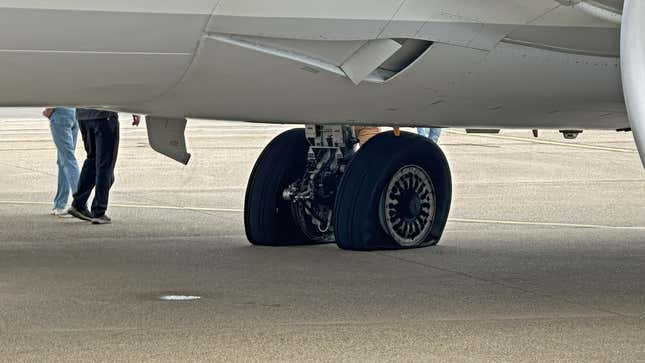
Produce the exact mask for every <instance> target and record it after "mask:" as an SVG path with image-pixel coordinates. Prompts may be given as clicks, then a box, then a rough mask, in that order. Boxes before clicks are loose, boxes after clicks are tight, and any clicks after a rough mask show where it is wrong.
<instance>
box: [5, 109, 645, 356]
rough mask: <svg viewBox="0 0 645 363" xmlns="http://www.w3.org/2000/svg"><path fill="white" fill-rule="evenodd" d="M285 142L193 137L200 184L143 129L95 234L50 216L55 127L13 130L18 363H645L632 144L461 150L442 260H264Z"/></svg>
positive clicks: (8, 161)
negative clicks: (251, 201) (258, 194)
mask: <svg viewBox="0 0 645 363" xmlns="http://www.w3.org/2000/svg"><path fill="white" fill-rule="evenodd" d="M284 129H286V127H284V126H275V125H251V124H237V123H213V122H205V121H193V122H191V123H190V125H189V130H188V135H189V143H190V151H191V152H192V153H193V155H194V158H193V161H192V163H191V164H190V165H189V166H186V167H184V166H181V165H179V164H176V163H174V162H173V161H170V160H167V159H165V158H164V157H162V156H160V155H157V154H155V153H154V152H153V151H152V150H150V148H149V147H148V146H147V142H146V136H145V129H144V127H142V128H139V129H135V128H133V127H131V126H129V124H128V123H127V122H125V121H124V122H123V123H122V136H123V140H122V148H121V154H120V159H119V163H118V171H117V174H118V175H117V183H116V184H115V186H114V193H113V196H112V203H113V204H112V208H111V210H110V215H111V216H112V217H113V219H114V221H115V223H114V224H113V225H111V226H100V227H95V226H91V225H88V224H85V223H83V222H80V221H75V220H72V219H58V218H55V217H51V216H48V215H47V213H48V212H49V210H50V209H51V206H50V200H51V199H52V197H53V193H54V189H55V181H56V177H55V174H56V164H55V149H54V146H53V144H52V142H51V141H50V135H49V132H48V125H47V122H46V121H44V120H40V119H38V117H37V113H35V112H34V111H33V110H0V360H2V361H12V362H13V361H47V362H54V361H280V362H282V361H297V362H302V361H458V362H475V361H500V362H518V361H540V362H541V361H584V362H588V361H645V319H644V318H645V171H643V168H642V166H641V164H640V161H639V159H638V155H637V154H636V152H635V147H634V144H633V141H632V140H631V134H619V133H615V132H585V133H584V134H583V135H581V137H580V138H579V139H578V140H576V141H573V142H571V141H564V140H562V138H561V136H560V135H559V134H557V132H553V131H549V132H545V134H544V135H543V136H542V137H541V138H540V139H537V140H533V139H532V138H530V132H528V131H522V132H520V131H514V132H504V133H503V134H502V135H499V136H495V135H492V136H490V135H489V136H482V135H479V136H473V135H464V134H463V133H461V132H460V131H459V130H454V131H449V132H447V133H445V134H444V137H443V138H442V141H441V145H442V147H443V149H444V150H445V151H446V153H447V155H448V158H449V160H450V163H451V164H452V168H453V177H454V180H455V199H454V207H453V211H452V214H451V221H450V222H449V225H448V227H447V231H446V234H445V238H444V239H443V241H442V244H441V245H440V246H439V247H436V248H429V249H423V250H410V251H403V252H401V251H399V252H392V251H390V252H374V253H353V252H346V251H341V250H339V249H338V248H336V246H334V245H324V246H314V247H294V248H259V247H252V246H249V245H248V244H247V242H246V239H245V237H244V231H243V225H242V213H241V208H242V206H243V198H244V188H245V184H246V180H247V178H248V175H249V173H250V170H251V167H252V165H253V163H254V161H255V158H256V157H257V156H258V155H259V153H260V151H261V150H262V147H263V146H264V145H266V144H267V143H268V141H269V140H270V139H271V138H272V137H273V136H274V135H276V134H277V133H279V132H280V131H282V130H284ZM78 157H79V158H82V149H81V146H80V145H79V149H78ZM168 294H177V295H193V296H200V297H201V299H200V300H196V301H190V302H178V301H160V300H159V299H158V298H159V297H160V296H162V295H168Z"/></svg>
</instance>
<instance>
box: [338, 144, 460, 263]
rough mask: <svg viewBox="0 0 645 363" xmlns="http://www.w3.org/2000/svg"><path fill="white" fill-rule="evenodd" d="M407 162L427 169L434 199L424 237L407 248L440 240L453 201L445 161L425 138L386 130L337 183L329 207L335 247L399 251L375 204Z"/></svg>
mask: <svg viewBox="0 0 645 363" xmlns="http://www.w3.org/2000/svg"><path fill="white" fill-rule="evenodd" d="M407 165H417V166H419V167H421V168H423V169H424V170H425V171H426V172H427V173H428V175H429V176H430V178H431V179H432V183H433V184H434V187H435V192H436V203H437V210H436V214H435V218H434V222H433V225H432V229H431V231H430V234H429V236H428V238H427V239H426V241H424V242H423V243H421V244H420V245H418V246H415V247H412V248H417V247H427V246H433V245H436V244H437V243H438V242H439V240H440V239H441V236H442V234H443V231H444V229H445V226H446V223H447V221H448V214H449V212H450V204H451V200H452V177H451V174H450V167H449V165H448V161H447V160H446V157H445V155H444V153H443V152H442V151H441V149H440V148H439V147H438V146H437V145H436V144H435V143H433V142H432V141H430V140H428V139H427V138H424V137H421V136H418V135H415V134H411V133H407V132H402V133H401V135H400V136H398V137H397V136H395V135H394V133H393V132H386V133H382V134H379V135H377V136H375V137H374V138H372V139H371V140H370V141H369V142H368V143H367V144H365V145H364V146H363V147H362V148H361V149H360V150H359V151H358V153H357V154H356V156H355V158H354V160H352V162H351V163H350V165H349V166H348V169H347V172H346V173H345V175H344V176H343V178H342V180H341V183H340V186H339V187H338V193H337V195H336V203H335V207H334V228H335V229H334V230H335V233H336V243H337V244H338V247H340V248H342V249H347V250H356V251H371V250H393V249H404V247H401V246H400V245H399V244H398V243H396V242H395V241H394V239H393V238H392V237H390V235H389V234H387V233H386V232H385V230H384V229H383V227H382V226H381V222H380V219H379V208H380V206H379V204H380V201H381V195H382V193H383V190H384V189H385V188H386V187H387V184H388V183H389V182H390V179H391V178H392V176H393V175H394V174H395V173H396V172H397V171H398V170H399V169H400V168H402V167H404V166H407ZM407 248H410V247H407Z"/></svg>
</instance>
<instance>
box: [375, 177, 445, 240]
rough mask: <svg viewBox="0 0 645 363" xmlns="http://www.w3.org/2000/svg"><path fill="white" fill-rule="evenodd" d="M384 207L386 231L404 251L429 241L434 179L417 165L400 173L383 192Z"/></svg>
mask: <svg viewBox="0 0 645 363" xmlns="http://www.w3.org/2000/svg"><path fill="white" fill-rule="evenodd" d="M381 199H382V203H381V213H382V218H381V219H382V221H383V222H384V223H383V224H384V226H383V227H384V229H385V230H386V231H387V232H388V233H389V234H390V236H392V238H393V239H394V240H395V241H396V242H397V243H398V244H400V245H401V246H403V247H414V246H418V245H419V244H421V243H423V242H425V241H426V239H427V237H428V235H429V234H430V231H431V229H432V224H433V222H434V216H435V211H436V199H435V189H434V185H433V184H432V179H431V178H430V176H429V175H428V173H426V171H425V170H424V169H422V168H421V167H419V166H416V165H410V166H405V167H403V168H401V169H400V170H399V171H397V172H396V173H395V174H394V176H392V179H391V181H390V183H389V185H388V186H387V188H386V189H385V190H384V192H383V198H381Z"/></svg>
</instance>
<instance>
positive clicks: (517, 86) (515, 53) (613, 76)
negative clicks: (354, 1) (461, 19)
mask: <svg viewBox="0 0 645 363" xmlns="http://www.w3.org/2000/svg"><path fill="white" fill-rule="evenodd" d="M601 62H604V63H601ZM607 62H609V63H607ZM611 62H612V60H609V61H608V60H606V59H599V58H594V57H582V56H575V55H563V54H559V53H556V52H550V51H545V50H540V49H532V48H526V47H520V46H513V45H501V48H500V47H498V48H496V50H494V51H493V53H491V54H489V53H488V52H486V51H480V50H474V49H469V48H463V47H456V46H450V45H442V44H435V45H433V46H432V47H431V49H430V51H429V52H428V53H427V54H426V55H425V56H424V57H423V58H422V59H420V60H419V61H417V62H416V63H415V64H414V65H413V66H412V67H410V69H408V70H407V71H406V72H404V73H403V74H401V75H400V76H398V77H396V78H395V79H393V80H392V81H390V82H388V83H386V84H368V83H362V84H361V85H359V86H355V85H354V84H352V83H351V82H349V81H348V80H347V79H346V78H345V77H342V76H339V75H334V74H332V73H328V72H319V73H312V72H308V71H306V70H304V69H303V67H302V64H300V63H298V62H297V61H294V60H290V59H285V58H279V57H275V56H272V55H270V54H266V53H261V52H256V51H254V50H252V49H246V48H241V47H237V46H235V45H234V44H227V43H223V42H219V41H217V40H216V39H206V40H205V42H204V43H203V44H202V48H201V49H200V51H199V53H198V56H197V58H196V60H195V63H194V65H193V67H192V68H191V70H190V72H189V73H188V74H187V76H186V78H185V79H184V80H183V82H182V83H181V84H180V85H179V86H178V87H177V88H176V89H174V90H173V91H172V92H170V93H168V94H167V95H166V96H165V97H163V98H160V99H158V100H156V101H154V102H150V103H148V104H146V105H144V106H143V109H144V110H150V111H149V112H153V111H155V112H157V113H162V114H167V115H186V116H189V117H197V118H216V119H226V120H239V121H256V122H286V123H304V122H310V123H322V124H334V123H335V124H338V123H345V122H351V123H362V124H380V125H437V126H463V127H490V128H534V127H535V128H538V127H539V128H557V127H571V128H607V129H611V128H621V127H625V126H626V125H627V123H626V115H625V109H624V101H623V98H622V93H621V91H620V73H619V71H618V67H617V64H615V63H617V60H613V62H614V63H611ZM587 63H588V64H587Z"/></svg>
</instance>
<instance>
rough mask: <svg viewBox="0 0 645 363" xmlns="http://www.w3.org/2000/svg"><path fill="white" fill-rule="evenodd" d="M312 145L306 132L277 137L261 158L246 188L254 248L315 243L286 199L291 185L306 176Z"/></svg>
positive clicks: (246, 224) (248, 227)
mask: <svg viewBox="0 0 645 363" xmlns="http://www.w3.org/2000/svg"><path fill="white" fill-rule="evenodd" d="M308 149H309V143H308V142H307V139H306V137H305V130H304V129H293V130H289V131H286V132H284V133H282V134H280V135H279V136H277V137H276V138H275V139H273V141H271V143H269V145H268V146H267V147H266V148H265V149H264V151H263V152H262V154H261V155H260V157H259V158H258V160H257V162H256V163H255V166H254V168H253V171H252V173H251V177H250V178H249V183H248V186H247V189H246V196H245V200H244V227H245V231H246V236H247V238H248V240H249V242H251V244H254V245H261V246H290V245H299V244H308V243H311V241H309V239H308V238H307V237H306V236H305V235H304V233H302V231H301V230H300V227H298V226H297V225H296V223H295V222H294V221H293V216H292V213H291V208H290V203H289V202H287V201H285V200H283V199H282V191H283V190H284V188H286V186H287V185H289V184H291V183H292V182H294V181H295V180H296V179H298V178H301V177H302V176H303V175H304V172H305V167H306V160H307V151H308Z"/></svg>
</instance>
